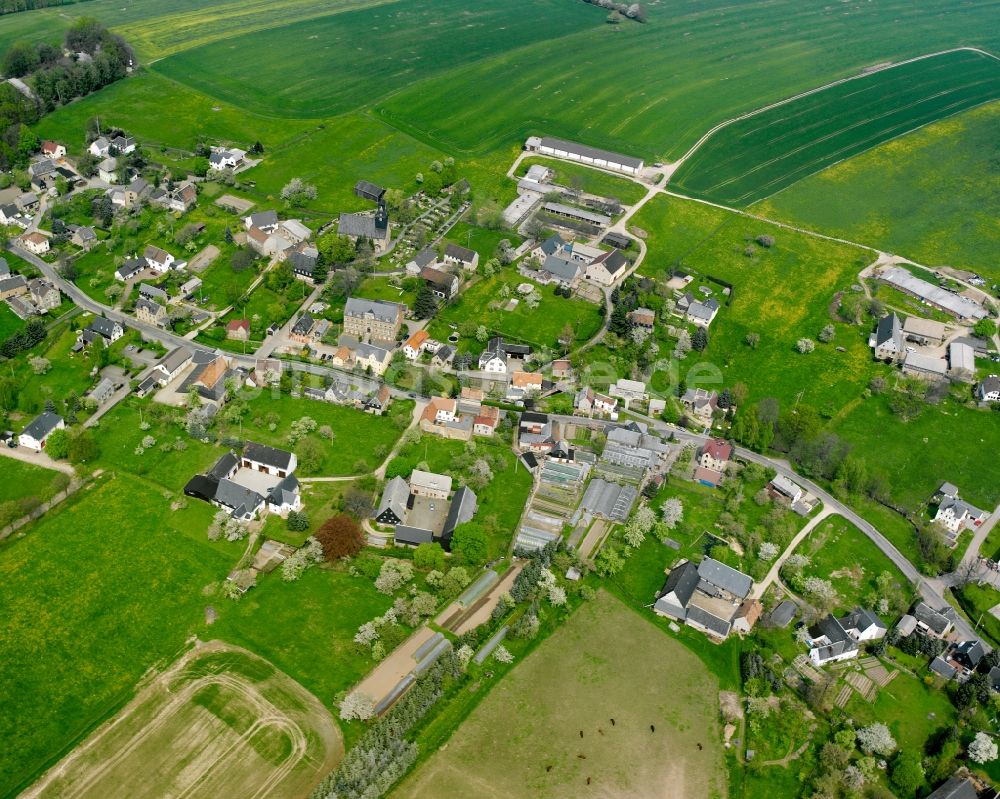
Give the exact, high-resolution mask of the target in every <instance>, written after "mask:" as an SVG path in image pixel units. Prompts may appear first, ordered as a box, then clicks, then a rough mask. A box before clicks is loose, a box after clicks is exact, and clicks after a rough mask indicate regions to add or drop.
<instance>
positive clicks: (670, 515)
mask: <svg viewBox="0 0 1000 799" xmlns="http://www.w3.org/2000/svg"><path fill="white" fill-rule="evenodd" d="M660 512H661V513H662V514H663V523H664V524H665V525H666V526H667V527H668V528H669V529H671V530H673V529H674V528H675V527H676V526H677V525H678V524H679V523H680V522H681V520H682V519H683V518H684V503H683V502H681V501H680V500H679V499H677V497H672V498H671V499H668V500H667V501H666V502H664V503H663V504H662V505H661V506H660Z"/></svg>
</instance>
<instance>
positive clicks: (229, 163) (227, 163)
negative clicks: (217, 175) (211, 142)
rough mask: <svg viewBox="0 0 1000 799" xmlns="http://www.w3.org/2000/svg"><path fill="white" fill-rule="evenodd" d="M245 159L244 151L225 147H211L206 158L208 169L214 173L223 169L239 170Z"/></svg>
mask: <svg viewBox="0 0 1000 799" xmlns="http://www.w3.org/2000/svg"><path fill="white" fill-rule="evenodd" d="M246 157H247V154H246V150H239V149H236V148H232V149H230V148H227V147H213V148H212V152H211V154H210V155H209V156H208V167H209V169H212V170H214V171H216V172H221V171H223V170H224V169H234V170H235V169H239V168H240V167H241V166H243V164H244V162H245V159H246Z"/></svg>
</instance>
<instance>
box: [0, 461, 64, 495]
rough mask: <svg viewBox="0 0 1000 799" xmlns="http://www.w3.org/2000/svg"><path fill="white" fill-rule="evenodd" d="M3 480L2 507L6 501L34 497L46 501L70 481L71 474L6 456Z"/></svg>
mask: <svg viewBox="0 0 1000 799" xmlns="http://www.w3.org/2000/svg"><path fill="white" fill-rule="evenodd" d="M0 463H2V464H3V482H2V483H0V507H2V506H3V504H4V503H6V502H11V501H17V500H20V499H25V498H27V497H34V498H35V499H37V500H38V501H39V502H45V501H46V500H48V499H49V497H51V496H52V495H53V494H55V493H56V492H58V491H61V490H62V489H63V488H64V487H65V486H66V485H67V484H68V483H69V475H66V474H64V473H63V472H57V471H54V470H53V469H43V468H42V467H41V466H33V465H32V464H30V463H23V462H22V461H16V460H14V459H13V458H4V459H3V460H2V461H0Z"/></svg>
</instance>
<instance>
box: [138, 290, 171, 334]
mask: <svg viewBox="0 0 1000 799" xmlns="http://www.w3.org/2000/svg"><path fill="white" fill-rule="evenodd" d="M135 318H136V319H138V320H139V321H140V322H145V323H146V324H148V325H157V326H159V327H165V326H166V324H167V321H168V317H167V309H166V308H164V307H163V306H162V305H160V304H159V303H158V302H154V301H153V300H149V299H146V298H145V297H140V298H139V299H137V300H136V301H135Z"/></svg>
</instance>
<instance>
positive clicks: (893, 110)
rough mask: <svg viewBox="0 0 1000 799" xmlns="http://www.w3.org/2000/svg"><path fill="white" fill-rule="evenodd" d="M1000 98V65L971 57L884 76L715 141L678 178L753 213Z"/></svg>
mask: <svg viewBox="0 0 1000 799" xmlns="http://www.w3.org/2000/svg"><path fill="white" fill-rule="evenodd" d="M997 98H1000V63H997V61H996V59H994V58H993V57H992V56H989V55H986V54H984V53H979V52H974V51H971V50H961V51H958V52H952V53H946V54H944V55H938V56H934V57H932V58H926V59H921V60H920V61H914V62H911V63H909V64H904V65H902V66H898V67H894V68H892V69H883V70H880V71H877V72H874V73H873V74H870V75H865V76H864V77H861V78H858V79H857V80H851V81H846V82H844V83H840V84H838V85H836V86H831V87H829V88H826V89H824V90H822V91H819V92H816V93H814V94H811V95H808V96H806V97H800V98H798V99H795V100H793V101H791V102H789V103H786V104H784V105H779V106H776V107H774V108H771V109H768V110H766V111H763V112H762V113H760V114H756V115H754V116H751V117H748V118H747V119H744V120H741V121H739V122H736V123H734V124H732V125H728V126H726V127H724V128H722V129H721V130H719V131H717V132H716V133H714V134H713V135H712V136H711V137H710V138H709V139H708V140H707V141H706V142H705V143H704V144H703V145H702V146H701V147H700V148H699V149H698V150H697V151H696V152H695V153H694V154H693V155H692V156H691V157H690V158H689V159H688V160H687V161H685V162H684V164H683V166H681V167H680V169H678V170H677V172H676V173H675V174H674V176H673V178H672V182H671V185H673V186H675V187H676V188H677V189H678V190H679V191H683V192H687V193H690V194H694V195H696V196H701V197H710V198H711V199H713V200H716V201H719V202H724V203H728V204H731V205H739V206H743V205H749V204H750V203H753V202H754V201H756V200H760V199H763V198H765V197H769V196H770V195H772V194H774V193H776V192H778V191H780V190H781V189H784V188H786V187H788V186H791V185H792V184H793V183H795V182H796V181H798V180H801V179H802V178H805V177H808V176H809V175H812V174H814V173H815V172H818V171H820V170H821V169H824V168H825V167H828V166H830V165H832V164H835V163H837V162H838V161H842V160H844V159H845V158H850V157H851V156H853V155H857V154H859V153H862V152H864V151H865V150H869V149H871V148H872V147H875V146H877V145H879V144H882V143H883V142H886V141H889V140H890V139H894V138H896V137H897V136H901V135H903V134H905V133H909V132H910V131H913V130H916V129H917V128H920V127H922V126H923V125H927V124H928V123H931V122H936V121H937V120H939V119H943V118H945V117H948V116H952V115H953V114H957V113H960V112H962V111H966V110H968V109H970V108H974V107H976V106H977V105H981V104H982V103H985V102H988V101H990V100H996V99H997Z"/></svg>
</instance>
